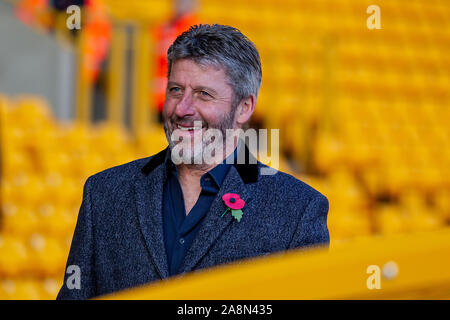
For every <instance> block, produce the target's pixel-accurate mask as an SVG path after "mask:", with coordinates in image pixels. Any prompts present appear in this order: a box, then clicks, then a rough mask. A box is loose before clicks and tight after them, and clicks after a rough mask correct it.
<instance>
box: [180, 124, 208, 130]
mask: <svg viewBox="0 0 450 320" xmlns="http://www.w3.org/2000/svg"><path fill="white" fill-rule="evenodd" d="M176 127H177V128H178V129H180V130H181V131H196V130H201V129H203V128H206V126H192V127H188V126H181V125H179V124H177V125H176Z"/></svg>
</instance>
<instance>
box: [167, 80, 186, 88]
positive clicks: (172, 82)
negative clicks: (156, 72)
mask: <svg viewBox="0 0 450 320" xmlns="http://www.w3.org/2000/svg"><path fill="white" fill-rule="evenodd" d="M167 86H178V87H182V85H181V84H179V83H177V82H175V81H167Z"/></svg>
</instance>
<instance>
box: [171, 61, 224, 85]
mask: <svg viewBox="0 0 450 320" xmlns="http://www.w3.org/2000/svg"><path fill="white" fill-rule="evenodd" d="M168 80H169V81H171V82H189V83H190V84H192V85H203V86H206V85H207V86H227V87H229V89H230V90H232V88H231V84H230V81H229V77H228V75H227V74H226V70H225V67H223V66H222V65H221V64H219V63H217V62H215V61H211V60H209V59H205V58H203V59H199V60H198V59H191V58H189V59H187V58H185V59H178V60H175V61H174V62H173V64H172V67H171V72H170V75H169V79H168ZM180 84H182V83H180Z"/></svg>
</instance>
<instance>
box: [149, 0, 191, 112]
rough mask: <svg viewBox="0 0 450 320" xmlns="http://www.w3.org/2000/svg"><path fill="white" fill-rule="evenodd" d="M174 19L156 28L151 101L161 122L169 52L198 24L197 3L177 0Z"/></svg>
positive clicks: (189, 0)
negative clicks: (180, 37) (171, 47)
mask: <svg viewBox="0 0 450 320" xmlns="http://www.w3.org/2000/svg"><path fill="white" fill-rule="evenodd" d="M173 5H174V8H173V14H172V18H171V19H170V20H169V21H168V22H166V23H163V24H161V25H159V26H157V27H156V29H155V30H154V31H153V32H154V37H155V39H156V57H155V58H156V59H155V63H156V66H155V75H154V87H153V88H152V89H153V90H152V93H151V94H152V97H151V101H153V104H154V105H155V107H156V109H157V111H158V113H159V115H160V117H159V120H160V121H161V120H162V119H161V113H162V109H163V107H164V100H165V97H166V85H167V50H168V49H169V47H170V45H171V44H172V42H173V41H174V40H175V39H176V38H177V36H178V35H179V34H181V33H182V32H183V31H186V30H187V29H189V27H190V26H192V25H195V24H198V23H199V19H198V17H197V13H196V11H197V1H195V0H175V1H174V4H173Z"/></svg>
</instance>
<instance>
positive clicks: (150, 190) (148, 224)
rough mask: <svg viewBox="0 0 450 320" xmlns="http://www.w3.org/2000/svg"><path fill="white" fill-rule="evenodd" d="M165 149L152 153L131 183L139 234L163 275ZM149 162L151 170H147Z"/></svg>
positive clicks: (166, 273) (165, 264)
mask: <svg viewBox="0 0 450 320" xmlns="http://www.w3.org/2000/svg"><path fill="white" fill-rule="evenodd" d="M166 150H167V149H166ZM166 150H164V151H162V152H161V153H159V154H157V155H155V156H154V157H152V159H151V160H150V162H149V163H148V164H147V165H146V166H145V167H144V168H143V169H142V173H143V174H139V177H138V178H137V179H136V181H135V185H134V186H135V192H136V207H137V213H138V218H139V224H140V227H141V230H142V235H143V237H144V239H145V243H146V245H147V249H148V252H149V254H150V256H151V258H152V259H153V262H154V264H155V266H156V269H157V271H158V273H159V276H160V277H161V278H162V279H163V278H167V277H168V276H169V267H168V262H167V255H166V248H165V245H164V233H163V232H164V229H163V220H162V201H163V191H164V181H165V179H166V168H165V164H164V163H163V162H162V161H161V160H162V159H163V158H164V155H165V153H164V152H165V151H166ZM149 166H150V167H151V170H149Z"/></svg>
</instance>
